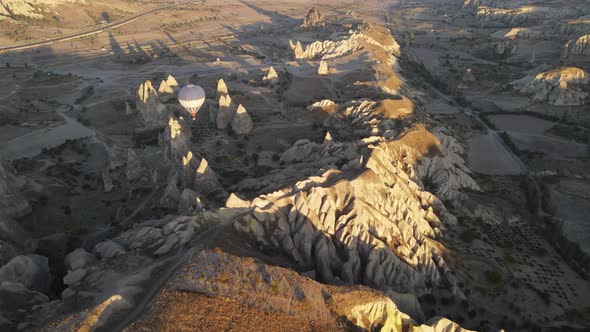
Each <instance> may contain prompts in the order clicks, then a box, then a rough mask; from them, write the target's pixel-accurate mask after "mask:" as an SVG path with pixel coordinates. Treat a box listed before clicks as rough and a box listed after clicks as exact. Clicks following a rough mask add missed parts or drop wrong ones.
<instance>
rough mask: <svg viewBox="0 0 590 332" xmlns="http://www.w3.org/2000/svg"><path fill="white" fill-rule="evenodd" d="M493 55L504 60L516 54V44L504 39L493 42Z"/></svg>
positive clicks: (512, 40)
mask: <svg viewBox="0 0 590 332" xmlns="http://www.w3.org/2000/svg"><path fill="white" fill-rule="evenodd" d="M492 46H493V49H494V53H495V54H496V55H498V56H500V57H503V58H505V59H507V58H509V57H510V56H511V55H513V54H516V53H517V52H518V43H517V42H516V41H514V39H511V38H504V39H501V40H498V41H495V42H493V44H492Z"/></svg>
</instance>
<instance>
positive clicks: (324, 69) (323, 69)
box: [318, 60, 330, 75]
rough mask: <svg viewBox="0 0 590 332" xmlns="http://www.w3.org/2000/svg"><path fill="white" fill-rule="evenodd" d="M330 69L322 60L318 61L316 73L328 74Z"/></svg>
mask: <svg viewBox="0 0 590 332" xmlns="http://www.w3.org/2000/svg"><path fill="white" fill-rule="evenodd" d="M329 74H330V69H329V68H328V63H327V62H326V61H324V60H322V61H320V67H319V68H318V75H329Z"/></svg>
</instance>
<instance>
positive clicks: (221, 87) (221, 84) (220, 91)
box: [217, 78, 229, 98]
mask: <svg viewBox="0 0 590 332" xmlns="http://www.w3.org/2000/svg"><path fill="white" fill-rule="evenodd" d="M227 94H229V90H228V89H227V84H225V81H224V80H223V78H221V79H219V81H217V98H221V97H222V96H225V95H227Z"/></svg>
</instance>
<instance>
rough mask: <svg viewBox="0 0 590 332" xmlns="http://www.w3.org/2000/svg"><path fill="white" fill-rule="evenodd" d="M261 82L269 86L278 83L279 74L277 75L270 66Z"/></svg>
mask: <svg viewBox="0 0 590 332" xmlns="http://www.w3.org/2000/svg"><path fill="white" fill-rule="evenodd" d="M262 81H263V82H265V83H266V84H270V85H274V84H277V83H279V74H277V71H276V70H275V68H274V67H273V66H270V68H269V69H268V73H267V74H266V75H265V76H264V77H263V78H262Z"/></svg>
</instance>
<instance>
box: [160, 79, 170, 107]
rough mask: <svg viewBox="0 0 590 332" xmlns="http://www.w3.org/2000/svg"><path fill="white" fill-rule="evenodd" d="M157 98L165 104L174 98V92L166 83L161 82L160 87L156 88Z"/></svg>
mask: <svg viewBox="0 0 590 332" xmlns="http://www.w3.org/2000/svg"><path fill="white" fill-rule="evenodd" d="M158 96H159V97H160V101H161V102H163V103H165V102H167V101H168V100H170V99H171V98H172V97H174V90H173V89H172V87H171V86H169V85H168V83H167V82H166V81H162V82H160V87H159V88H158Z"/></svg>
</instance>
